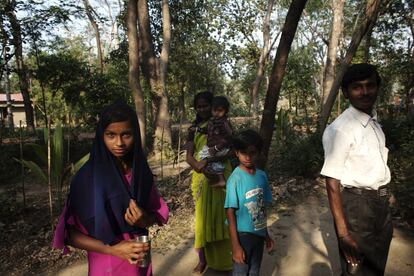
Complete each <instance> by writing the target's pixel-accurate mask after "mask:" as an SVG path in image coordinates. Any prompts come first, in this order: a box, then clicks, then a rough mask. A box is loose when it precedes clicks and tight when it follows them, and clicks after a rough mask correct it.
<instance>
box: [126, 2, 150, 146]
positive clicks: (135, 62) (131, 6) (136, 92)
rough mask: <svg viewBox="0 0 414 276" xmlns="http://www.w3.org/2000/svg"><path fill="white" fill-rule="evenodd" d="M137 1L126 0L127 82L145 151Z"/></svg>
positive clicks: (144, 111) (144, 112) (144, 121)
mask: <svg viewBox="0 0 414 276" xmlns="http://www.w3.org/2000/svg"><path fill="white" fill-rule="evenodd" d="M137 2H138V0H128V7H127V36H128V63H129V68H128V81H129V86H130V88H131V91H132V96H133V98H134V102H135V109H136V112H137V116H138V122H139V128H140V129H139V131H140V134H141V144H142V148H143V149H145V146H146V139H145V132H146V120H145V114H146V110H145V102H144V94H143V93H142V89H141V84H140V82H139V40H138V28H137V23H138V9H137Z"/></svg>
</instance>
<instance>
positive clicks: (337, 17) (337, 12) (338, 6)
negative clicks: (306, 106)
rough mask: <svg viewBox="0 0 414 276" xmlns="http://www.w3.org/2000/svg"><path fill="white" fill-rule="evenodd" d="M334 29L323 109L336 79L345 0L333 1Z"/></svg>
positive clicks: (328, 55) (329, 48)
mask: <svg viewBox="0 0 414 276" xmlns="http://www.w3.org/2000/svg"><path fill="white" fill-rule="evenodd" d="M332 11H333V20H332V29H331V35H330V38H329V44H328V53H327V58H326V65H325V70H324V75H323V84H322V97H321V107H322V106H324V105H325V104H326V100H327V98H328V92H329V91H330V90H331V87H332V83H333V81H334V79H335V65H336V56H337V51H338V45H339V38H340V37H341V34H342V28H343V27H342V22H343V11H344V0H332Z"/></svg>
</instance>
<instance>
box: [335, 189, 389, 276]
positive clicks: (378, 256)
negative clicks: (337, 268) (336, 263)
mask: <svg viewBox="0 0 414 276" xmlns="http://www.w3.org/2000/svg"><path fill="white" fill-rule="evenodd" d="M388 200H389V196H381V197H380V196H378V195H377V194H375V193H372V194H356V193H355V192H354V190H352V189H344V190H343V192H342V204H343V209H344V213H345V218H346V221H347V224H348V230H349V233H350V234H351V236H352V237H353V238H354V239H355V241H356V243H357V245H358V248H359V251H360V252H361V253H362V255H363V261H362V264H361V265H360V269H359V271H358V273H357V274H354V275H364V276H366V275H375V276H377V275H384V271H385V265H386V263H387V257H388V250H389V247H390V243H391V238H392V232H393V229H392V221H391V214H390V212H389V203H388ZM339 255H340V260H341V268H342V275H350V274H349V273H348V271H347V262H346V259H345V257H344V256H343V254H342V252H340V254H339Z"/></svg>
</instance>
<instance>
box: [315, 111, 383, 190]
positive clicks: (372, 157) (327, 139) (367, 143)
mask: <svg viewBox="0 0 414 276" xmlns="http://www.w3.org/2000/svg"><path fill="white" fill-rule="evenodd" d="M322 142H323V148H324V151H325V162H324V164H323V167H322V171H321V174H322V175H324V176H328V177H332V178H335V179H338V180H340V181H341V184H342V186H345V187H357V188H364V189H370V190H377V189H378V187H380V186H382V185H385V184H387V183H388V182H390V180H391V175H390V170H389V168H388V166H387V159H388V149H387V148H386V147H385V135H384V132H383V131H382V129H381V126H380V124H378V122H377V117H376V114H375V113H374V116H373V117H371V116H369V115H368V114H366V113H364V112H362V111H359V110H358V109H356V108H354V107H353V106H352V105H351V106H350V107H349V108H348V109H346V110H345V111H344V112H343V113H342V114H341V115H340V116H339V117H338V118H336V120H335V121H333V122H332V124H330V125H329V126H328V127H327V128H326V129H325V132H324V133H323V138H322Z"/></svg>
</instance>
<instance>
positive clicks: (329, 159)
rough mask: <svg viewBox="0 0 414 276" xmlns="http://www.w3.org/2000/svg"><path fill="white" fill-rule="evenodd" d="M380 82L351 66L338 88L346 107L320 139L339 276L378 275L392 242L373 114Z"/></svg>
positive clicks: (386, 175)
mask: <svg viewBox="0 0 414 276" xmlns="http://www.w3.org/2000/svg"><path fill="white" fill-rule="evenodd" d="M380 84H381V78H380V76H379V74H378V72H377V70H376V68H375V67H374V66H373V65H371V64H366V63H361V64H353V65H351V66H350V67H348V70H347V72H346V73H345V75H344V77H343V79H342V83H341V88H342V92H343V95H344V97H345V98H346V99H348V100H349V101H350V103H351V105H350V107H349V108H348V109H347V110H345V111H344V112H343V113H342V114H341V115H340V116H339V117H338V118H337V119H336V120H335V121H334V122H333V123H332V124H330V125H329V126H328V127H327V128H326V130H325V132H324V134H323V147H324V151H325V162H324V165H323V168H322V171H321V174H322V175H324V176H325V177H326V189H327V193H328V199H329V204H330V208H331V212H332V216H333V218H334V223H335V230H336V234H337V237H338V244H339V253H340V259H341V267H342V275H383V274H384V270H385V265H386V262H387V256H388V250H389V245H390V242H391V238H392V231H393V230H392V222H391V215H390V212H389V206H388V205H389V204H388V199H389V196H390V193H389V188H388V187H387V184H388V183H389V182H390V179H391V177H390V170H389V168H388V166H387V158H388V149H387V148H386V147H385V136H384V133H383V131H382V129H381V126H380V125H379V123H378V122H377V116H376V112H375V110H373V107H374V104H375V101H376V98H377V95H378V90H379V86H380Z"/></svg>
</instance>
